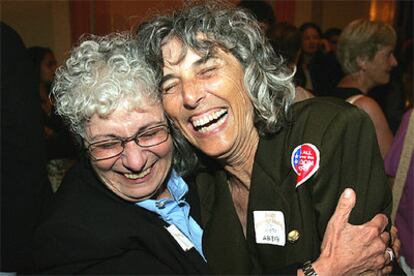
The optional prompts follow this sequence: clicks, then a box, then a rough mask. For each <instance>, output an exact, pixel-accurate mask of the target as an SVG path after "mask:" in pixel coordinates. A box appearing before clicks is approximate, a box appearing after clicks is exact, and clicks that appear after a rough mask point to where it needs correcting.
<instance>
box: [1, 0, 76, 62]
mask: <svg viewBox="0 0 414 276" xmlns="http://www.w3.org/2000/svg"><path fill="white" fill-rule="evenodd" d="M0 10H1V20H2V21H4V22H6V23H7V24H8V25H10V26H11V27H13V28H14V29H15V30H16V31H17V32H18V33H19V34H20V36H21V37H22V39H23V41H24V43H25V44H26V46H27V47H31V46H43V47H49V48H51V49H52V50H53V51H54V52H55V55H56V58H57V60H58V61H59V62H61V61H62V60H63V59H64V57H65V54H66V53H67V51H68V49H69V48H70V24H69V10H68V2H67V1H50V0H49V1H9V0H2V1H1V2H0Z"/></svg>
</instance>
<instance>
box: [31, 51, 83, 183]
mask: <svg viewBox="0 0 414 276" xmlns="http://www.w3.org/2000/svg"><path fill="white" fill-rule="evenodd" d="M28 52H29V56H30V57H31V59H32V61H33V66H34V70H35V72H36V77H37V82H38V85H39V86H38V87H39V95H40V106H41V114H42V115H41V116H42V122H43V134H44V137H45V141H46V152H47V160H48V163H47V170H48V176H49V180H50V183H51V184H52V188H53V190H56V189H57V188H58V186H59V185H60V182H61V181H62V178H63V176H64V174H65V173H66V171H67V170H68V169H69V168H70V166H71V165H72V164H73V162H74V159H76V147H75V142H74V140H73V137H72V135H71V134H70V132H69V130H68V129H67V128H66V126H65V125H64V123H63V121H62V119H61V118H60V117H59V116H58V115H56V114H55V109H54V106H53V102H52V100H51V98H50V97H49V94H50V87H51V85H52V82H53V79H54V76H55V71H56V67H57V62H56V58H55V55H54V54H53V51H52V50H51V49H50V48H45V47H30V48H28Z"/></svg>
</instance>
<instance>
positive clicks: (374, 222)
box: [367, 214, 388, 233]
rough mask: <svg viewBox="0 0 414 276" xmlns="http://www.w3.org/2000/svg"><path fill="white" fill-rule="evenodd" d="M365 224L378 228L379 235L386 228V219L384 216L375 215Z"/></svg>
mask: <svg viewBox="0 0 414 276" xmlns="http://www.w3.org/2000/svg"><path fill="white" fill-rule="evenodd" d="M367 224H369V225H370V226H373V227H376V228H378V230H379V231H380V233H382V232H384V230H385V227H387V225H388V218H387V216H386V215H384V214H377V215H376V216H375V217H374V218H373V219H371V220H370V221H369V222H368V223H367Z"/></svg>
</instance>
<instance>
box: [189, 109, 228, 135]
mask: <svg viewBox="0 0 414 276" xmlns="http://www.w3.org/2000/svg"><path fill="white" fill-rule="evenodd" d="M226 115H227V110H226V109H221V110H218V111H215V112H213V113H210V114H207V115H204V116H202V117H199V118H197V119H192V120H191V124H192V125H193V127H194V129H195V130H196V131H198V132H200V133H206V132H208V131H210V130H212V129H214V128H217V127H219V126H221V125H222V124H223V123H224V121H225V120H226V119H225V117H226Z"/></svg>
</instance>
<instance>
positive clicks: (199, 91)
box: [182, 80, 205, 109]
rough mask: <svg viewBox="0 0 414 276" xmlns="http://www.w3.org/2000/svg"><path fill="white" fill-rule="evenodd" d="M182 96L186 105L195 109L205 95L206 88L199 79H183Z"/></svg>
mask: <svg viewBox="0 0 414 276" xmlns="http://www.w3.org/2000/svg"><path fill="white" fill-rule="evenodd" d="M182 97H183V104H184V106H185V107H186V108H188V109H194V108H196V107H197V106H198V105H199V104H200V102H201V101H202V100H203V99H204V97H205V92H204V88H203V87H202V86H201V85H200V84H198V83H197V81H193V80H187V81H183V89H182Z"/></svg>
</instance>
